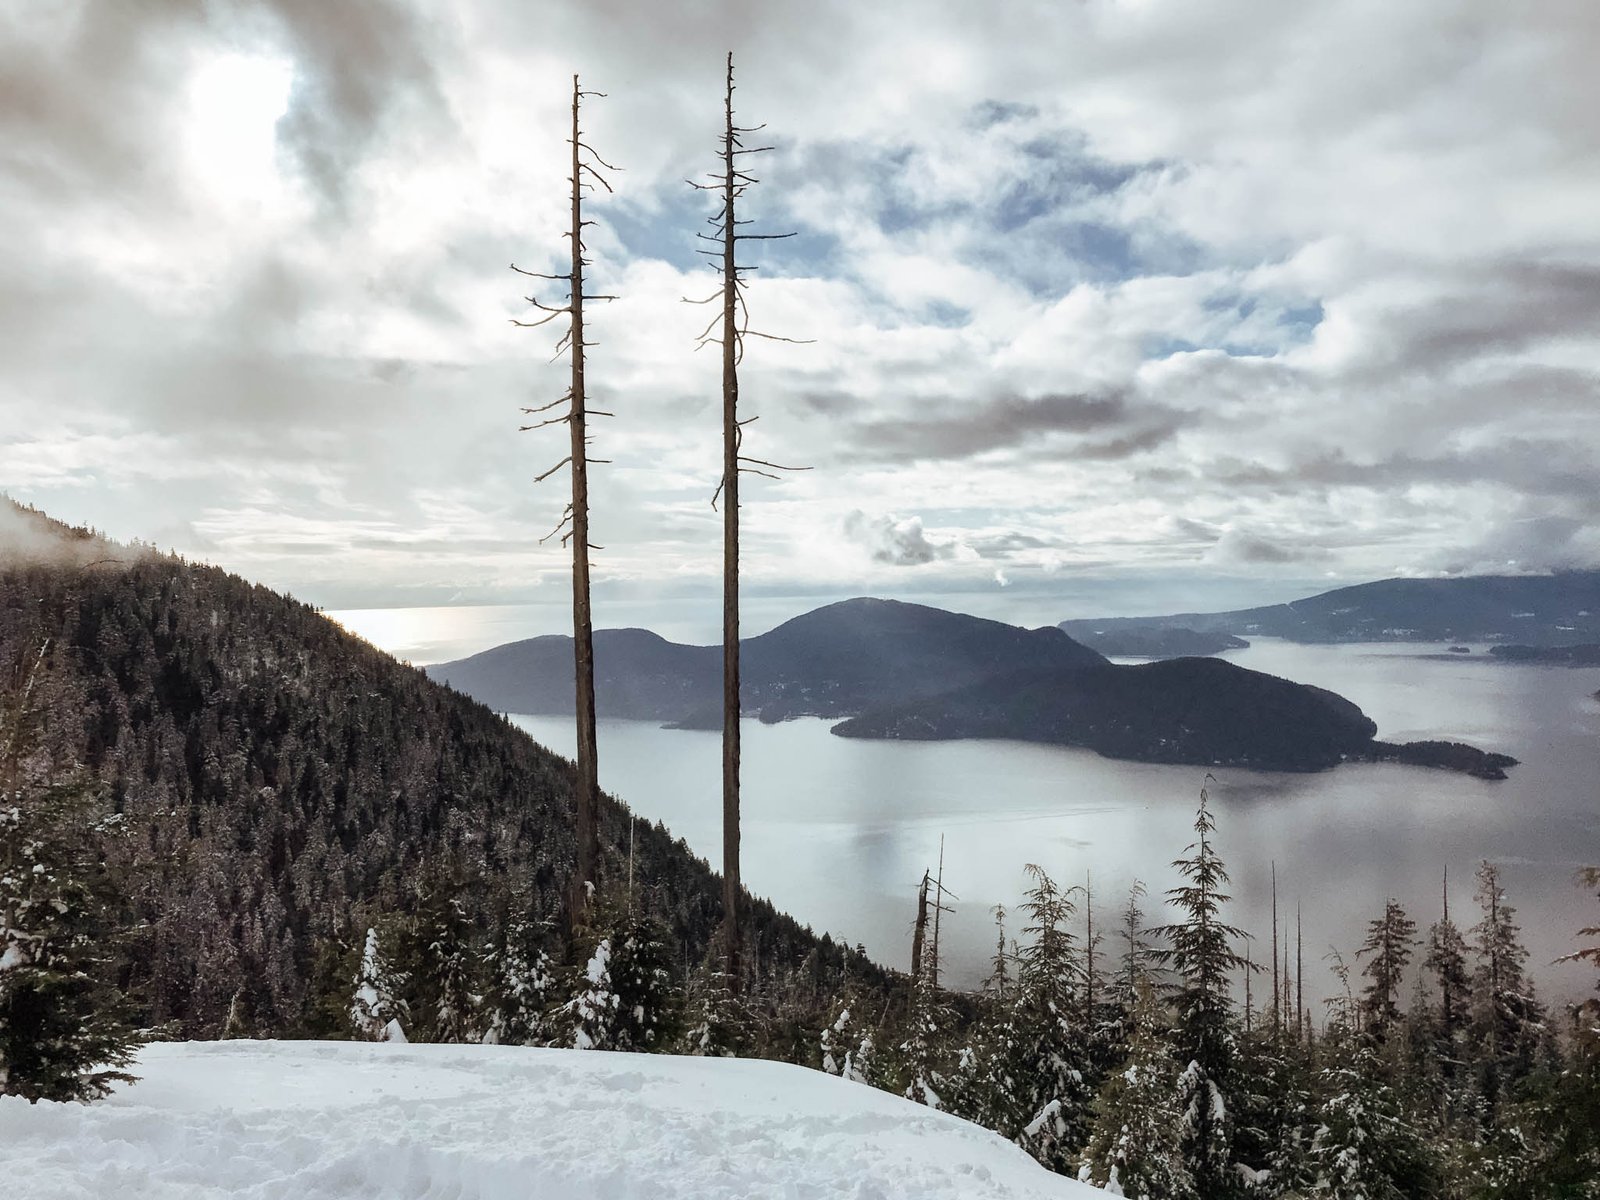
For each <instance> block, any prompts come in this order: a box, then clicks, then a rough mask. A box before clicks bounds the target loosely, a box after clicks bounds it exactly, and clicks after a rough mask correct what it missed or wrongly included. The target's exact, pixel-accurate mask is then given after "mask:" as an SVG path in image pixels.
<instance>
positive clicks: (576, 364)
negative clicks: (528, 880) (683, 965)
mask: <svg viewBox="0 0 1600 1200" xmlns="http://www.w3.org/2000/svg"><path fill="white" fill-rule="evenodd" d="M579 98H580V97H579V89H578V77H577V76H576V75H574V76H573V77H572V229H571V232H570V234H569V236H570V237H571V239H572V327H571V328H572V408H571V410H570V419H569V420H568V426H569V427H570V431H571V434H572V654H573V667H574V674H575V675H576V679H577V696H576V701H577V708H576V712H577V723H578V796H577V801H578V813H577V839H578V869H577V873H576V875H575V876H574V877H573V892H572V918H573V921H574V923H576V922H578V921H579V920H581V919H582V917H583V915H584V913H585V912H586V911H587V909H588V905H589V897H590V892H591V890H592V889H593V886H594V885H595V884H596V883H597V882H598V880H597V878H596V870H597V867H598V862H599V858H600V837H599V829H598V826H597V821H596V813H597V810H598V809H599V806H600V768H599V762H598V746H597V744H596V736H595V714H594V622H593V618H592V616H591V613H590V607H589V454H588V434H587V424H586V421H585V417H586V416H587V410H586V408H585V403H586V400H585V392H584V377H583V368H584V339H583V267H584V260H583V189H582V186H581V181H582V172H583V164H582V163H581V161H580V160H579V157H578V150H579V147H580V145H581V140H580V131H579V128H578V101H579Z"/></svg>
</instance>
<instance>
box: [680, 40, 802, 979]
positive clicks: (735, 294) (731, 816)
mask: <svg viewBox="0 0 1600 1200" xmlns="http://www.w3.org/2000/svg"><path fill="white" fill-rule="evenodd" d="M733 93H734V83H733V52H732V51H729V52H728V61H727V74H726V76H725V80H724V89H723V119H724V123H723V130H722V137H721V138H720V139H719V141H720V143H721V146H720V149H719V154H718V157H719V158H720V160H721V163H720V166H721V170H719V171H716V172H713V173H712V174H711V182H710V183H694V182H692V181H691V183H690V186H691V187H694V188H696V189H698V190H700V191H707V192H711V193H713V194H715V195H716V196H717V197H718V201H719V204H718V208H717V211H716V213H715V214H714V215H713V216H711V217H709V218H708V219H707V223H708V224H709V225H710V226H711V227H712V230H713V233H712V234H699V235H698V236H699V237H700V238H701V239H702V240H705V241H708V242H711V243H712V244H713V245H714V246H715V247H716V249H714V250H704V251H701V253H702V254H705V255H706V256H708V257H710V258H712V259H713V260H714V262H713V264H712V265H713V266H714V267H715V268H716V270H717V271H718V273H719V274H720V275H721V276H722V287H721V290H720V291H719V292H717V293H715V294H714V295H712V296H710V297H708V298H707V299H706V300H705V301H696V302H695V303H710V302H711V301H712V300H720V302H721V309H720V311H719V313H718V315H717V316H716V317H715V318H713V319H712V321H711V323H710V324H709V325H708V326H707V327H706V330H705V332H704V333H703V334H701V336H700V338H699V343H700V345H702V346H704V345H718V346H720V347H721V350H722V477H721V480H720V481H719V483H718V485H717V491H716V497H718V498H720V499H721V501H722V520H723V529H722V906H723V922H722V946H723V952H724V954H725V955H726V956H727V975H728V982H729V984H730V986H731V987H732V988H733V989H734V990H735V991H737V990H738V989H739V987H740V986H741V974H740V967H739V961H740V953H741V943H742V940H743V925H742V922H741V919H740V913H739V906H740V879H739V762H740V741H739V714H740V698H741V696H740V694H741V687H740V682H739V678H740V677H739V544H740V543H739V539H740V528H739V515H740V514H739V503H740V501H739V485H740V482H741V481H740V476H741V475H744V474H757V475H765V476H767V477H768V478H776V476H774V475H772V474H771V472H773V471H792V470H805V469H807V468H803V467H785V466H781V465H779V464H778V463H773V462H768V461H766V460H764V459H759V458H754V457H752V456H750V455H747V454H745V453H744V452H743V451H744V427H745V426H746V425H748V424H749V423H750V422H751V421H753V420H755V417H741V416H740V415H739V413H740V409H739V367H740V364H741V363H742V362H743V359H744V347H745V339H746V338H749V337H756V338H766V339H769V340H771V341H780V342H787V341H794V340H795V339H793V338H784V337H777V336H776V335H774V334H770V333H760V332H757V331H756V330H753V329H751V328H750V324H749V309H748V308H747V306H746V304H745V298H744V292H745V288H746V285H747V280H746V279H745V275H746V274H747V273H748V272H749V271H750V270H752V269H753V268H751V267H748V266H744V265H742V264H741V263H740V261H739V243H740V242H751V241H769V240H777V239H782V238H787V237H792V236H793V235H792V234H788V233H776V234H774V233H753V232H751V231H750V230H749V229H748V228H744V227H745V226H748V225H749V223H750V222H749V221H748V220H745V219H742V218H739V217H738V216H737V212H738V206H739V202H740V201H741V200H742V199H743V198H744V195H745V193H746V191H748V190H749V188H750V187H751V185H753V184H755V183H757V182H758V180H757V179H756V177H755V176H754V175H753V174H752V173H751V170H752V166H751V163H750V161H749V157H750V156H751V155H756V154H762V153H765V152H766V151H768V150H771V149H772V147H771V146H749V145H746V144H745V138H746V137H747V136H748V135H749V134H752V133H755V132H757V131H758V130H760V129H761V128H762V126H759V125H755V126H744V125H735V124H734V117H733ZM715 503H716V500H715V499H714V500H713V504H715Z"/></svg>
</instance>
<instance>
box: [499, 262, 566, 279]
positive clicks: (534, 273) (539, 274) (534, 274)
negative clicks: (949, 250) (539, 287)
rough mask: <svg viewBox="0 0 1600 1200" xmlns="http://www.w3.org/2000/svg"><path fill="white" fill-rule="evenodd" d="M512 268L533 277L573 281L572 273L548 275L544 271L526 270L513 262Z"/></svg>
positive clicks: (520, 273)
mask: <svg viewBox="0 0 1600 1200" xmlns="http://www.w3.org/2000/svg"><path fill="white" fill-rule="evenodd" d="M511 269H512V270H513V271H515V272H516V273H517V274H518V275H527V276H530V277H531V278H533V279H565V280H566V281H567V282H568V283H571V282H572V276H571V275H546V274H545V273H544V272H543V271H524V270H523V269H522V268H521V267H519V266H517V264H516V263H512V264H511Z"/></svg>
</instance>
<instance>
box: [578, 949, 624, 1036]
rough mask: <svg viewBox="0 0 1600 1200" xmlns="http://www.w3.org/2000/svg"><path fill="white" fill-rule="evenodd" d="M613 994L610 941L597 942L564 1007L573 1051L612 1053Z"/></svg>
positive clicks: (613, 1033)
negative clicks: (576, 986) (569, 1022)
mask: <svg viewBox="0 0 1600 1200" xmlns="http://www.w3.org/2000/svg"><path fill="white" fill-rule="evenodd" d="M617 1005H618V1000H617V993H616V991H615V989H614V988H613V987H612V986H611V939H610V938H601V939H600V943H599V944H598V945H597V946H595V948H594V953H593V954H592V955H590V957H589V965H588V966H587V967H585V968H584V971H583V976H582V978H581V979H580V980H579V991H578V994H577V995H576V996H574V997H573V998H572V1000H571V1001H570V1002H569V1003H568V1004H567V1006H566V1011H567V1014H568V1016H569V1017H570V1019H571V1021H572V1048H573V1049H574V1050H612V1049H615V1048H616V1047H615V1045H614V1043H615V1040H616V1024H617Z"/></svg>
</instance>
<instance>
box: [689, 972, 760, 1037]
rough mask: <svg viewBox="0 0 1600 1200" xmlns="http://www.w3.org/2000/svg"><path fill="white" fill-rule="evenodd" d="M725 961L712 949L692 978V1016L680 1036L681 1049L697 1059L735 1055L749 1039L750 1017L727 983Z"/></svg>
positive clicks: (690, 998)
mask: <svg viewBox="0 0 1600 1200" xmlns="http://www.w3.org/2000/svg"><path fill="white" fill-rule="evenodd" d="M724 966H725V960H724V959H723V957H722V956H721V955H720V954H717V953H715V952H714V954H713V957H712V958H711V959H710V960H708V962H707V963H706V967H705V969H704V970H703V971H702V972H701V973H700V975H699V977H698V978H697V979H696V980H695V981H694V984H693V986H692V988H691V992H690V996H689V1011H690V1013H691V1014H692V1019H691V1021H690V1023H689V1025H688V1027H687V1028H686V1029H685V1031H684V1035H683V1052H684V1053H685V1054H692V1055H696V1056H697V1057H700V1058H736V1057H738V1055H739V1052H740V1051H741V1050H742V1049H744V1048H745V1047H746V1046H747V1045H748V1044H749V1041H750V1036H751V1020H750V1013H749V1011H748V1010H747V1009H746V1007H745V1004H744V1000H743V999H742V998H741V997H740V996H738V995H736V994H735V993H734V991H733V989H732V988H731V987H729V986H728V976H727V972H726V971H724V970H723V967H724Z"/></svg>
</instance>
